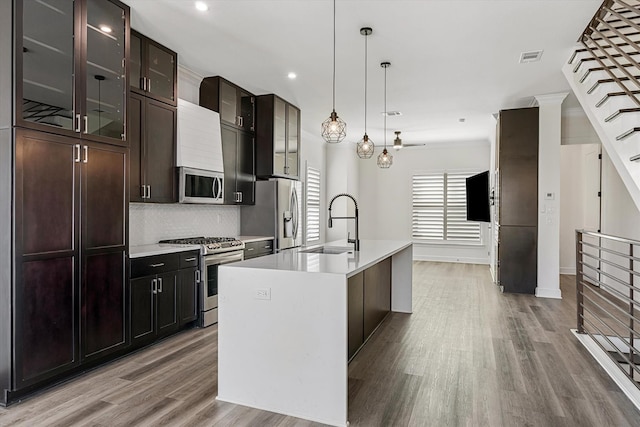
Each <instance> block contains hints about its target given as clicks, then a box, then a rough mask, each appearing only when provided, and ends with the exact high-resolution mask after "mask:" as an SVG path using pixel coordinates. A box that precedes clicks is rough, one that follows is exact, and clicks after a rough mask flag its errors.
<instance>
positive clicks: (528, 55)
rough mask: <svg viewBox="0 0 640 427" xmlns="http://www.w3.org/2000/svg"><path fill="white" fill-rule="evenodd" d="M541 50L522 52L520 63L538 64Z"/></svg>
mask: <svg viewBox="0 0 640 427" xmlns="http://www.w3.org/2000/svg"><path fill="white" fill-rule="evenodd" d="M542 52H544V51H542V50H532V51H531V52H522V53H521V54H520V63H521V64H526V63H527V62H538V61H540V58H542Z"/></svg>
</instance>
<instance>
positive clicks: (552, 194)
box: [535, 92, 567, 299]
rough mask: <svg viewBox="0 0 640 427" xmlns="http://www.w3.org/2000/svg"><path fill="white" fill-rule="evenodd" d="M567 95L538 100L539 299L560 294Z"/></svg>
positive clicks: (560, 295) (537, 98) (539, 96)
mask: <svg viewBox="0 0 640 427" xmlns="http://www.w3.org/2000/svg"><path fill="white" fill-rule="evenodd" d="M566 96H567V93H566V92H564V93H554V94H549V95H537V96H535V100H536V103H537V105H538V107H539V108H540V124H539V148H538V211H539V212H538V286H537V287H536V296H537V297H542V298H558V299H559V298H562V294H561V292H560V141H561V132H560V126H561V121H562V112H561V106H562V101H563V100H564V99H565V97H566Z"/></svg>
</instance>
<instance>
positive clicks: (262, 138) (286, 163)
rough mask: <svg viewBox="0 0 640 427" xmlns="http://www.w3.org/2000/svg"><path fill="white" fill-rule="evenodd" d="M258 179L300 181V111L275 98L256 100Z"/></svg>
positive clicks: (261, 97)
mask: <svg viewBox="0 0 640 427" xmlns="http://www.w3.org/2000/svg"><path fill="white" fill-rule="evenodd" d="M256 114H257V119H256V153H257V162H256V175H257V176H258V177H259V178H269V177H284V178H291V179H298V178H299V177H300V109H299V108H298V107H296V106H294V105H292V104H290V103H288V102H287V101H285V100H284V99H282V98H280V97H278V96H276V95H261V96H258V97H257V98H256Z"/></svg>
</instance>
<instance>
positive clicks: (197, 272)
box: [196, 270, 200, 283]
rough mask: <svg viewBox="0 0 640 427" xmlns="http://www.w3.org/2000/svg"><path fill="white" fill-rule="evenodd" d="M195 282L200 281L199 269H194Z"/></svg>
mask: <svg viewBox="0 0 640 427" xmlns="http://www.w3.org/2000/svg"><path fill="white" fill-rule="evenodd" d="M196 283H200V270H196Z"/></svg>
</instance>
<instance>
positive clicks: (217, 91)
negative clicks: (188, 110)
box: [200, 76, 255, 132]
mask: <svg viewBox="0 0 640 427" xmlns="http://www.w3.org/2000/svg"><path fill="white" fill-rule="evenodd" d="M200 106H202V107H205V108H208V109H210V110H213V111H217V112H218V113H220V123H221V124H227V125H229V126H231V127H234V128H237V129H240V130H244V131H247V132H254V128H255V126H254V118H255V97H254V95H253V94H251V93H249V92H248V91H246V90H244V89H242V88H241V87H239V86H237V85H235V84H233V83H231V82H230V81H228V80H225V79H223V78H222V77H220V76H215V77H206V78H205V79H204V80H202V82H201V83H200Z"/></svg>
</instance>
